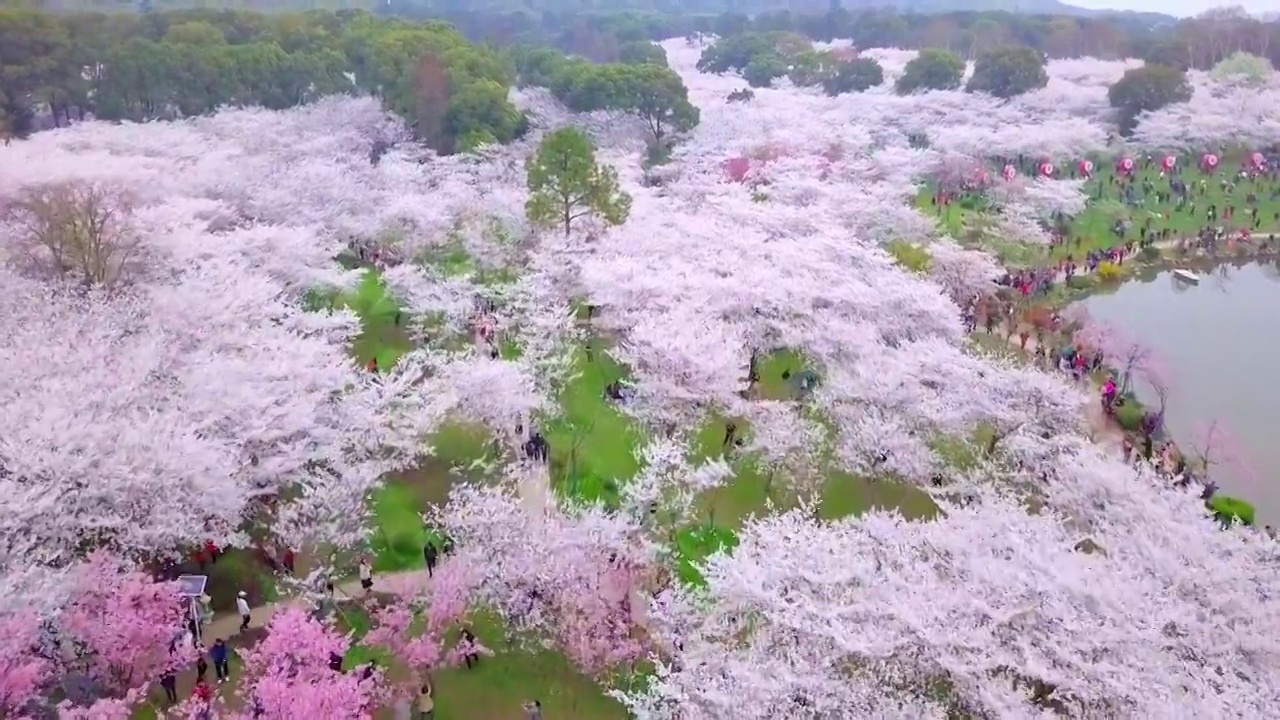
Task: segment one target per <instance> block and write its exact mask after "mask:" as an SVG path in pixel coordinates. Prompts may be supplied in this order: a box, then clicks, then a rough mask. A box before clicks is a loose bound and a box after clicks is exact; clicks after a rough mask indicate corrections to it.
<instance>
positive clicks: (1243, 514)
mask: <svg viewBox="0 0 1280 720" xmlns="http://www.w3.org/2000/svg"><path fill="white" fill-rule="evenodd" d="M1208 505H1209V509H1210V510H1213V514H1214V515H1215V516H1216V517H1217V518H1218V520H1220V521H1221V522H1222V524H1223V525H1230V524H1231V523H1233V522H1235V521H1236V520H1239V521H1240V522H1242V523H1244V524H1245V525H1250V526H1252V525H1253V514H1254V511H1253V505H1250V504H1249V503H1248V502H1246V501H1244V500H1241V499H1240V498H1237V497H1231V496H1230V495H1214V496H1213V497H1212V498H1210V499H1209V503H1208Z"/></svg>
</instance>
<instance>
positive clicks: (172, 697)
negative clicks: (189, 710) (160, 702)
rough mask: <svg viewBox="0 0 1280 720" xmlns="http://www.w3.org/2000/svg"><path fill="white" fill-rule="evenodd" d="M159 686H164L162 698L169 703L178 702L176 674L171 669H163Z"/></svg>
mask: <svg viewBox="0 0 1280 720" xmlns="http://www.w3.org/2000/svg"><path fill="white" fill-rule="evenodd" d="M160 687H162V688H164V699H165V700H167V701H168V702H169V704H170V705H173V704H176V703H177V702H178V676H177V674H176V673H174V672H173V670H172V669H170V670H165V671H164V674H163V675H161V676H160Z"/></svg>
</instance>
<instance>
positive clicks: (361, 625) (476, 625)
mask: <svg viewBox="0 0 1280 720" xmlns="http://www.w3.org/2000/svg"><path fill="white" fill-rule="evenodd" d="M468 624H469V625H470V626H471V630H472V632H474V633H475V634H476V637H477V638H479V640H480V642H481V644H483V645H485V646H486V647H488V648H490V649H491V650H494V651H495V654H494V655H493V656H491V657H482V658H481V659H480V662H479V663H477V664H475V665H474V666H472V667H471V668H467V667H465V666H463V667H452V668H440V669H437V670H435V671H433V672H432V673H431V678H430V679H431V683H432V685H433V687H434V689H435V700H436V717H437V718H440V719H441V720H449V719H450V718H454V719H457V720H462V719H463V718H494V719H495V720H505V719H507V718H510V720H522V719H523V718H524V715H523V713H522V711H521V706H522V705H523V704H524V703H525V702H527V701H529V700H534V699H536V700H539V701H541V702H542V707H543V711H544V713H545V714H546V715H547V716H548V717H562V718H570V717H571V718H582V720H613V719H614V718H618V719H621V718H626V717H627V713H626V711H625V710H624V709H623V707H622V705H621V704H619V703H618V702H617V701H615V700H613V699H611V698H608V697H606V696H605V695H604V694H603V693H602V692H601V690H600V687H599V685H597V684H596V682H595V681H594V680H592V679H591V678H589V677H586V676H584V675H583V674H582V673H580V672H578V670H577V669H576V668H575V667H574V666H573V665H572V664H571V663H570V662H569V660H568V659H567V658H565V656H564V655H562V654H561V653H558V652H555V651H552V650H539V651H536V652H533V651H530V650H529V649H527V648H523V647H518V646H517V645H515V644H514V643H512V641H511V640H510V638H508V636H507V635H506V634H505V633H504V631H503V628H502V624H501V622H500V621H499V620H498V619H497V618H496V617H494V616H493V615H491V614H489V613H484V612H478V613H473V614H472V615H471V616H470V617H469V618H468ZM339 627H340V629H342V630H344V631H348V632H351V633H352V635H353V637H354V638H355V639H356V644H355V645H353V646H352V648H351V650H350V651H349V652H348V653H347V656H346V657H345V658H344V663H343V666H344V667H345V668H346V669H347V670H348V671H350V670H351V669H352V668H356V667H358V666H360V665H362V664H364V663H368V662H370V661H376V662H377V663H378V664H379V665H380V666H381V667H383V668H384V669H385V670H386V671H387V672H389V673H390V676H391V677H392V678H393V679H395V680H406V679H410V678H416V679H421V677H422V674H421V672H419V671H417V670H416V669H414V668H408V667H404V666H403V665H400V664H399V663H398V662H397V661H396V660H395V659H393V658H391V657H389V656H388V655H387V654H386V653H385V652H384V651H382V650H380V649H377V648H371V647H368V646H366V645H362V644H360V642H359V639H360V638H362V637H363V636H364V634H365V633H366V632H368V630H369V627H370V620H369V616H368V615H367V614H366V613H365V612H364V611H363V610H360V609H359V608H350V609H346V610H344V611H343V613H342V614H341V616H340V621H339ZM459 631H460V628H454V629H453V630H452V631H451V632H449V633H447V634H446V639H445V642H446V643H447V644H448V645H452V644H453V643H454V642H456V641H457V638H458V632H459ZM382 716H385V717H391V714H390V713H384V714H383V715H382Z"/></svg>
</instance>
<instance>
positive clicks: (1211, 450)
mask: <svg viewBox="0 0 1280 720" xmlns="http://www.w3.org/2000/svg"><path fill="white" fill-rule="evenodd" d="M1183 452H1184V456H1185V457H1186V458H1187V459H1188V460H1189V461H1190V462H1192V463H1194V464H1195V465H1196V466H1198V467H1199V469H1200V471H1201V472H1203V473H1204V475H1205V477H1206V478H1209V477H1211V476H1213V475H1214V474H1215V471H1216V470H1223V471H1226V472H1228V473H1231V474H1235V475H1246V476H1247V475H1249V474H1250V473H1251V468H1250V465H1249V462H1248V457H1247V454H1246V451H1245V449H1244V445H1243V444H1242V443H1241V442H1240V440H1239V439H1238V438H1237V437H1236V436H1235V434H1234V433H1232V432H1231V429H1230V428H1228V427H1227V425H1226V424H1225V423H1224V422H1222V421H1221V420H1210V421H1208V422H1204V423H1202V424H1200V425H1199V426H1198V427H1196V429H1195V434H1194V436H1193V437H1192V440H1191V442H1190V443H1188V444H1186V445H1185V446H1183Z"/></svg>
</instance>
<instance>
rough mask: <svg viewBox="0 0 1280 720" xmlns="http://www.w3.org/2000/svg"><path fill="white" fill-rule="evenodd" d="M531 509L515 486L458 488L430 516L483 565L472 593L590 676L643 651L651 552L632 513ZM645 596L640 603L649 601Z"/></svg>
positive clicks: (466, 557) (461, 551)
mask: <svg viewBox="0 0 1280 720" xmlns="http://www.w3.org/2000/svg"><path fill="white" fill-rule="evenodd" d="M548 510H549V512H547V513H544V514H536V515H535V514H532V513H529V512H528V511H527V510H526V509H525V508H524V507H522V506H521V504H520V501H519V499H518V498H517V497H516V496H515V494H514V493H513V492H511V491H509V490H503V489H501V488H482V487H475V486H470V485H463V486H458V487H455V488H454V490H453V492H452V493H451V494H450V498H449V503H448V504H447V505H446V506H445V507H444V508H443V509H442V510H437V511H436V512H433V513H432V514H431V515H430V516H429V518H428V522H430V523H431V524H432V526H434V527H437V528H438V529H439V530H440V531H441V532H444V533H445V534H447V535H448V536H449V537H451V538H453V539H454V541H455V542H456V544H457V545H456V550H455V553H456V556H457V558H456V561H459V562H464V563H468V564H470V565H471V566H472V567H474V568H476V569H477V570H478V571H479V577H478V578H477V579H478V584H477V585H476V586H475V590H474V592H475V593H476V594H475V598H476V599H477V601H478V602H480V603H482V604H484V605H488V606H490V607H492V608H494V609H495V610H497V611H498V612H500V613H501V614H502V616H503V617H504V618H505V619H506V621H507V623H508V625H509V626H510V627H511V629H512V630H513V631H515V632H518V633H530V634H532V635H533V636H534V637H540V638H543V639H544V640H552V641H554V642H555V643H556V644H557V645H558V646H559V647H560V648H561V649H563V650H564V652H565V653H566V654H568V655H569V657H570V658H571V659H573V660H574V661H575V662H576V663H578V664H579V665H580V666H581V667H582V668H583V669H584V670H585V671H586V672H589V673H592V674H603V673H605V672H606V671H607V670H609V669H613V668H616V667H619V666H626V665H628V664H629V663H631V662H633V661H635V660H637V659H639V658H640V657H641V656H642V655H643V654H644V652H645V648H644V646H643V645H641V644H640V643H639V641H638V640H636V639H634V638H633V637H632V633H631V628H632V627H633V624H634V623H635V622H636V617H635V616H634V614H633V613H634V612H635V611H637V610H638V609H640V608H642V606H639V607H638V606H637V605H636V604H635V602H636V598H638V597H639V595H638V593H639V592H640V588H641V585H642V581H643V579H644V577H645V576H646V574H647V573H648V572H649V571H650V569H651V567H652V565H653V561H654V558H653V554H652V553H653V548H652V547H650V546H649V545H648V544H647V543H645V542H644V540H643V538H642V536H641V534H640V533H639V531H638V527H637V526H636V525H635V524H634V523H633V522H632V521H630V520H628V519H627V518H626V517H624V516H622V515H619V514H615V513H608V512H606V511H604V510H602V509H601V508H597V507H582V508H572V507H571V508H566V509H564V510H563V511H561V510H558V509H554V508H549V509H548ZM642 602H643V601H642Z"/></svg>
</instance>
